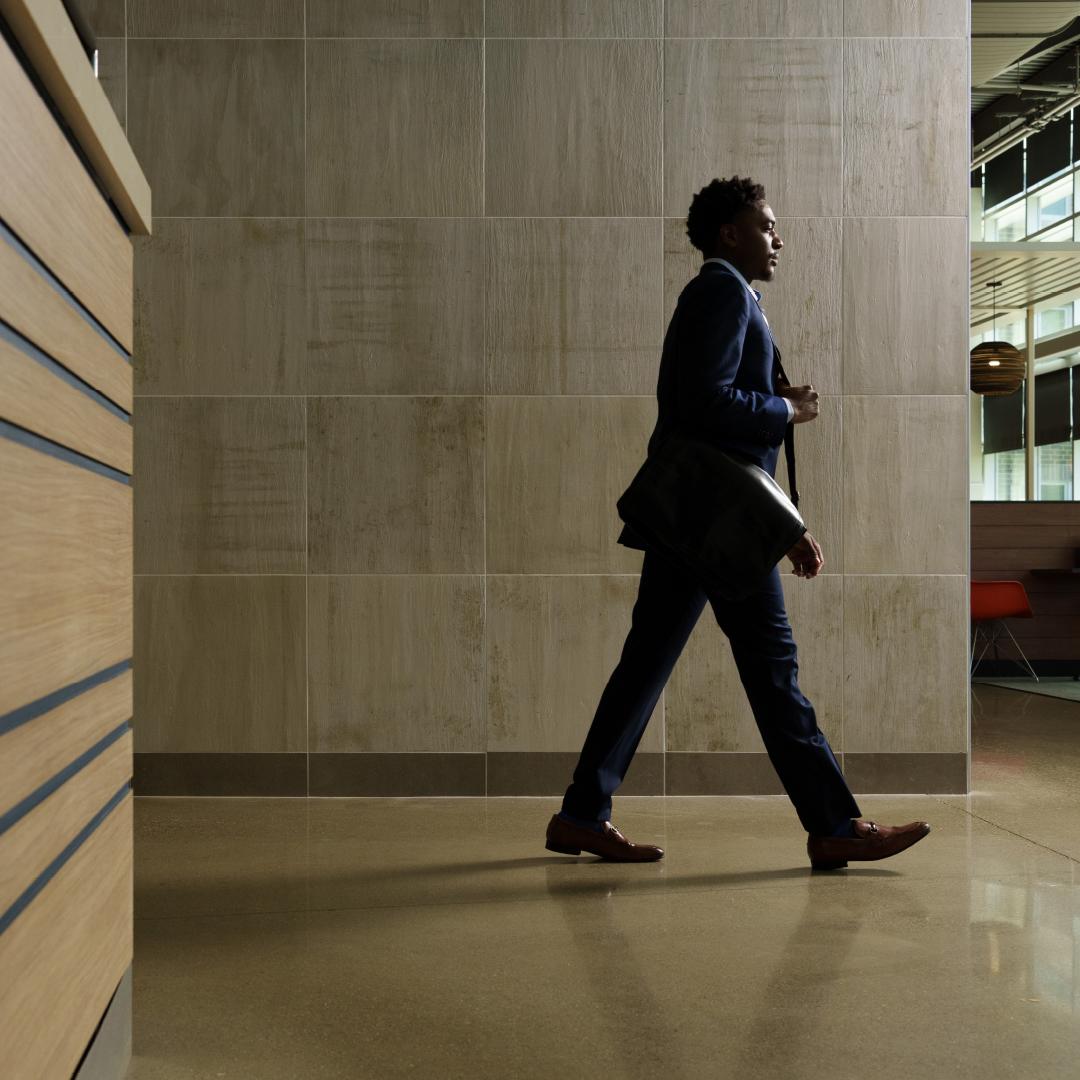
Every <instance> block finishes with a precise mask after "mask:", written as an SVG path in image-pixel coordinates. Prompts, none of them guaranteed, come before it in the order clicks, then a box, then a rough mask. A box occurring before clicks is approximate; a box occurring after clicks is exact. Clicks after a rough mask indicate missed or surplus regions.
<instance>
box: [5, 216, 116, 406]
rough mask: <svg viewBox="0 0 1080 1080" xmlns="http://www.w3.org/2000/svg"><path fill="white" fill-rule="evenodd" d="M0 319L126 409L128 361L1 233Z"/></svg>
mask: <svg viewBox="0 0 1080 1080" xmlns="http://www.w3.org/2000/svg"><path fill="white" fill-rule="evenodd" d="M0 319H3V320H4V322H6V323H7V324H8V325H9V326H12V327H14V329H16V330H17V331H18V332H19V333H20V334H22V335H23V337H25V338H27V339H28V340H30V341H32V342H33V343H34V344H35V345H37V347H38V348H39V349H41V350H42V352H46V353H48V354H49V355H50V356H51V357H52V358H53V359H54V360H58V361H59V362H60V363H61V364H63V365H64V367H66V368H68V369H69V370H70V371H72V372H74V373H75V374H76V375H78V376H79V378H80V379H82V380H83V381H84V382H87V383H89V384H90V385H91V386H92V387H93V388H94V389H95V390H97V391H99V392H100V393H102V394H104V395H105V397H107V398H109V399H110V400H111V401H114V402H116V404H117V405H119V406H120V408H122V409H125V410H126V411H127V412H131V407H132V400H131V374H132V372H131V364H130V363H129V362H128V360H127V359H125V357H124V356H122V355H121V353H120V352H119V350H118V349H117V348H116V347H115V346H114V345H111V344H110V343H109V342H108V341H106V340H105V338H104V337H103V336H102V335H101V334H99V333H98V332H97V331H96V330H94V329H93V328H92V327H91V326H90V324H89V323H88V322H87V321H86V319H84V318H83V317H82V316H81V315H80V314H79V312H78V310H77V309H76V308H75V307H74V305H72V304H71V303H69V302H68V301H67V300H66V299H65V298H64V297H63V296H62V295H61V294H60V293H59V292H57V290H56V289H55V288H53V286H52V285H51V284H50V283H49V281H48V280H47V279H46V278H45V277H44V276H43V275H42V274H41V273H39V271H38V270H37V269H36V268H35V267H34V266H32V265H31V264H30V262H29V261H28V260H27V259H25V258H24V257H23V256H22V255H21V254H20V253H19V252H18V250H16V248H15V247H14V246H13V245H12V244H9V243H7V242H6V240H5V239H4V238H3V237H0Z"/></svg>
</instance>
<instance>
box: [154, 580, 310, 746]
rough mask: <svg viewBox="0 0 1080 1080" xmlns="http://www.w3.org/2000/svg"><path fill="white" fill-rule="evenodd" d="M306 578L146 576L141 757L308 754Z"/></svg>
mask: <svg viewBox="0 0 1080 1080" xmlns="http://www.w3.org/2000/svg"><path fill="white" fill-rule="evenodd" d="M304 588H305V583H304V579H303V577H301V576H299V575H288V576H277V575H269V574H244V575H240V576H236V577H233V576H228V577H226V576H222V575H214V576H209V575H183V574H176V575H168V576H163V577H156V576H155V577H144V576H140V577H139V578H137V579H136V587H135V623H136V627H137V632H136V635H135V670H136V671H137V672H138V673H139V677H138V679H136V680H135V693H136V700H135V715H136V716H137V717H138V718H139V720H138V724H137V732H138V733H137V736H136V738H137V740H138V749H139V753H140V754H146V753H148V752H150V753H158V752H161V753H184V752H194V751H208V752H222V753H244V752H254V753H265V754H270V753H275V752H277V753H280V752H288V751H303V750H304V749H305V748H306V739H307V733H306V708H305V687H304V675H305V672H304V648H305V645H304Z"/></svg>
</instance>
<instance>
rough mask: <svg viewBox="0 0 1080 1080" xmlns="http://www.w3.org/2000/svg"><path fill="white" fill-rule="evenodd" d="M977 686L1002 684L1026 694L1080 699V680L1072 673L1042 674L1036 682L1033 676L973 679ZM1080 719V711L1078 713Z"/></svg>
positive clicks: (1069, 699)
mask: <svg viewBox="0 0 1080 1080" xmlns="http://www.w3.org/2000/svg"><path fill="white" fill-rule="evenodd" d="M972 682H973V683H974V684H975V685H976V686H1000V687H1003V688H1004V689H1006V690H1022V691H1023V692H1024V693H1026V694H1045V695H1046V696H1047V697H1056V698H1064V699H1065V700H1066V701H1080V682H1078V681H1077V680H1076V679H1074V678H1073V677H1072V676H1071V675H1065V676H1059V675H1042V676H1040V677H1039V681H1038V682H1036V681H1035V680H1034V679H1033V678H1031V676H1030V675H1029V676H1027V678H1022V679H984V678H977V679H972ZM1076 719H1077V720H1080V713H1078V714H1077V717H1076Z"/></svg>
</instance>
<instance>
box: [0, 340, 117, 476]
mask: <svg viewBox="0 0 1080 1080" xmlns="http://www.w3.org/2000/svg"><path fill="white" fill-rule="evenodd" d="M0 419H3V420H7V421H8V422H9V423H12V424H18V425H19V427H22V428H26V429H27V431H32V432H34V434H36V435H43V436H44V437H45V438H47V439H51V440H52V441H53V442H56V443H59V444H60V445H61V446H66V447H68V449H70V450H76V451H78V452H79V453H80V454H85V455H86V456H87V457H91V458H93V459H94V460H95V461H103V462H104V463H105V464H106V465H111V466H112V467H113V468H114V469H119V470H120V471H121V472H124V473H128V474H130V473H131V468H132V442H133V440H132V431H131V424H130V423H128V422H127V421H126V420H122V419H121V418H120V417H119V416H117V415H116V414H115V413H113V412H110V411H109V410H108V409H106V408H105V407H104V406H103V405H101V404H100V403H98V402H96V401H94V399H93V398H91V397H90V396H89V395H88V394H85V393H83V392H82V390H79V389H77V388H76V387H74V386H72V385H71V384H70V383H69V382H67V381H65V380H64V379H62V378H61V377H60V376H59V375H57V374H56V373H55V372H54V371H50V370H49V369H48V368H46V367H45V365H44V364H41V363H39V362H38V361H37V360H36V359H34V358H33V357H31V356H29V355H28V354H27V353H25V352H23V351H22V350H21V349H19V348H17V347H16V346H15V345H13V344H11V342H10V341H7V340H5V339H3V338H0Z"/></svg>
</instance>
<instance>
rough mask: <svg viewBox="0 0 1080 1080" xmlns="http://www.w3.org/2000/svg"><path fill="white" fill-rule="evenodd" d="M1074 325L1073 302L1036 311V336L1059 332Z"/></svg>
mask: <svg viewBox="0 0 1080 1080" xmlns="http://www.w3.org/2000/svg"><path fill="white" fill-rule="evenodd" d="M1072 325H1073V303H1068V304H1065V305H1064V306H1062V307H1055V308H1047V309H1046V310H1045V311H1037V312H1035V337H1036V339H1038V338H1041V337H1046V336H1047V335H1048V334H1057V333H1059V332H1060V331H1062V330H1067V329H1068V328H1069V327H1070V326H1072Z"/></svg>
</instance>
